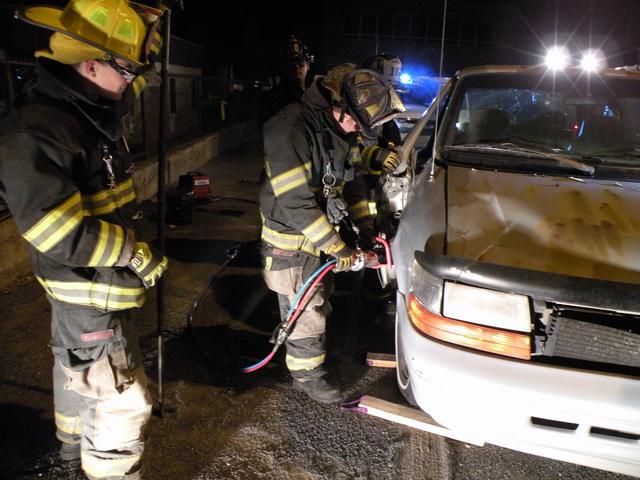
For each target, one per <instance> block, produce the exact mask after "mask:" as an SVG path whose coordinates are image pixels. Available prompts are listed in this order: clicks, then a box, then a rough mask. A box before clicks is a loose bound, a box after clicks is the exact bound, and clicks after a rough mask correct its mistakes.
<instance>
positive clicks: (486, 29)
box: [477, 22, 491, 45]
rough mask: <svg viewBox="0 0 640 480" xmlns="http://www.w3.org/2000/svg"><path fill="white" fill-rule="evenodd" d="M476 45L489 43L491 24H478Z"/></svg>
mask: <svg viewBox="0 0 640 480" xmlns="http://www.w3.org/2000/svg"><path fill="white" fill-rule="evenodd" d="M477 42H478V45H487V44H488V43H490V42H491V23H489V22H480V23H478V36H477Z"/></svg>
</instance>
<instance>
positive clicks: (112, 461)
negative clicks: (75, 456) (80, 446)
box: [80, 451, 140, 478]
mask: <svg viewBox="0 0 640 480" xmlns="http://www.w3.org/2000/svg"><path fill="white" fill-rule="evenodd" d="M80 458H81V461H82V469H83V470H84V471H85V473H87V474H88V475H91V476H92V477H95V478H105V477H124V475H125V474H126V473H127V472H128V471H129V470H131V468H132V467H133V466H134V465H135V464H136V463H138V462H139V461H140V455H139V454H137V455H128V456H126V457H121V458H99V457H94V456H92V455H90V454H89V453H87V452H85V451H83V452H82V453H81V454H80Z"/></svg>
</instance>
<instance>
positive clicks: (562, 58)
mask: <svg viewBox="0 0 640 480" xmlns="http://www.w3.org/2000/svg"><path fill="white" fill-rule="evenodd" d="M545 63H546V64H547V67H549V69H551V70H562V69H563V68H564V67H566V66H567V65H568V63H569V54H568V53H567V51H566V50H565V49H564V48H562V47H553V48H550V49H549V50H548V51H547V57H546V59H545Z"/></svg>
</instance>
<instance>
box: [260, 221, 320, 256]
mask: <svg viewBox="0 0 640 480" xmlns="http://www.w3.org/2000/svg"><path fill="white" fill-rule="evenodd" d="M260 237H261V239H262V240H263V241H264V242H266V243H269V244H270V245H273V246H274V247H276V248H281V249H282V250H289V251H297V250H302V251H303V252H307V253H309V254H311V255H314V256H316V257H317V256H319V255H320V250H318V249H317V248H316V247H315V246H314V245H313V244H312V243H311V242H310V240H309V239H308V238H307V237H305V236H304V235H295V234H290V233H280V232H276V231H275V230H273V229H271V228H269V227H266V226H264V225H263V226H262V234H261V236H260Z"/></svg>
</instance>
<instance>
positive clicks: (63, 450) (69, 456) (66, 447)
mask: <svg viewBox="0 0 640 480" xmlns="http://www.w3.org/2000/svg"><path fill="white" fill-rule="evenodd" d="M60 460H63V461H65V462H72V461H73V460H80V444H79V443H66V442H63V443H62V445H61V446H60Z"/></svg>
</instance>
